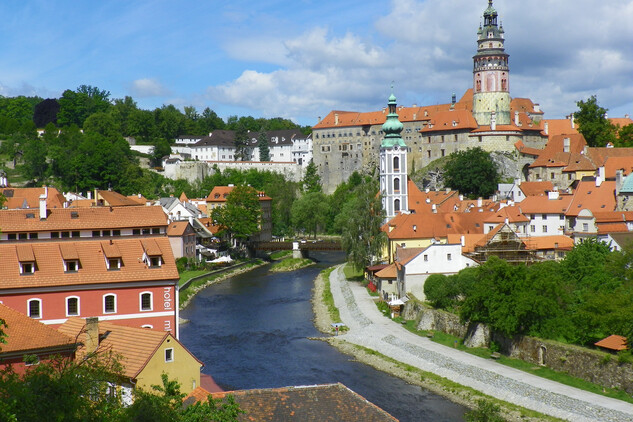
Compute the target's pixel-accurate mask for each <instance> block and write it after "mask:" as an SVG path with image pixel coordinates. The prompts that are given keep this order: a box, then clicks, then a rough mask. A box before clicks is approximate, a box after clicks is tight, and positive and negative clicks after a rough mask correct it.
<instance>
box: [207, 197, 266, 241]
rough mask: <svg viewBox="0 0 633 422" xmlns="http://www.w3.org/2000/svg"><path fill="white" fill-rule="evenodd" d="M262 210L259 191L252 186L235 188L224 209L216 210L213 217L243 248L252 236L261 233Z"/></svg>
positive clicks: (212, 214)
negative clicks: (242, 244)
mask: <svg viewBox="0 0 633 422" xmlns="http://www.w3.org/2000/svg"><path fill="white" fill-rule="evenodd" d="M261 214H262V209H261V206H260V205H259V197H258V196H257V191H256V190H255V189H253V188H252V187H250V186H245V185H238V186H235V188H233V190H232V191H231V193H230V194H229V196H228V197H227V198H226V203H225V205H224V206H223V207H218V208H215V209H214V210H213V211H212V213H211V217H212V218H213V220H214V221H215V222H216V224H218V225H220V226H221V227H222V228H223V229H224V230H225V231H227V232H228V233H229V234H230V236H231V237H232V238H233V239H235V240H236V241H237V245H236V246H241V243H243V242H245V241H246V240H247V239H248V238H249V237H250V236H252V235H254V234H255V233H257V232H258V231H259V224H260V219H261Z"/></svg>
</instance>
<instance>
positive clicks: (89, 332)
mask: <svg viewBox="0 0 633 422" xmlns="http://www.w3.org/2000/svg"><path fill="white" fill-rule="evenodd" d="M85 331H86V340H84V346H85V348H86V353H94V352H96V351H97V348H98V347H99V318H97V317H90V318H86V328H85Z"/></svg>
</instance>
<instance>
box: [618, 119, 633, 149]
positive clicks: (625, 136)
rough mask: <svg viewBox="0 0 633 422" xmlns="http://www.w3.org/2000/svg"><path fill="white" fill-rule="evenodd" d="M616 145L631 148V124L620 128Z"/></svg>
mask: <svg viewBox="0 0 633 422" xmlns="http://www.w3.org/2000/svg"><path fill="white" fill-rule="evenodd" d="M616 145H617V146H619V147H633V124H629V125H626V126H623V127H621V128H620V130H619V131H618V141H617V144H616Z"/></svg>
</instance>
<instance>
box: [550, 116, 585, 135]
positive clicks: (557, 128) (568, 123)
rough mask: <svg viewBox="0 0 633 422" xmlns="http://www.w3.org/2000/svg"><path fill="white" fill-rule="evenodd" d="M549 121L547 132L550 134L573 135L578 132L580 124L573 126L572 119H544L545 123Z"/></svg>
mask: <svg viewBox="0 0 633 422" xmlns="http://www.w3.org/2000/svg"><path fill="white" fill-rule="evenodd" d="M545 123H547V126H548V129H547V133H548V134H549V136H550V137H551V136H556V135H573V134H577V133H578V125H574V127H572V123H573V122H572V120H571V119H546V120H543V125H545Z"/></svg>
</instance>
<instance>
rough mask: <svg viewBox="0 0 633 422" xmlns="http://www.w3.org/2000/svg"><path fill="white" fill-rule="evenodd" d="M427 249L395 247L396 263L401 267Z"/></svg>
mask: <svg viewBox="0 0 633 422" xmlns="http://www.w3.org/2000/svg"><path fill="white" fill-rule="evenodd" d="M426 249H427V248H402V247H400V246H397V247H396V261H398V263H400V264H401V265H406V264H408V263H409V262H410V261H411V260H412V259H413V258H415V257H416V256H418V255H420V254H421V253H422V252H424V251H425V250H426Z"/></svg>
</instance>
